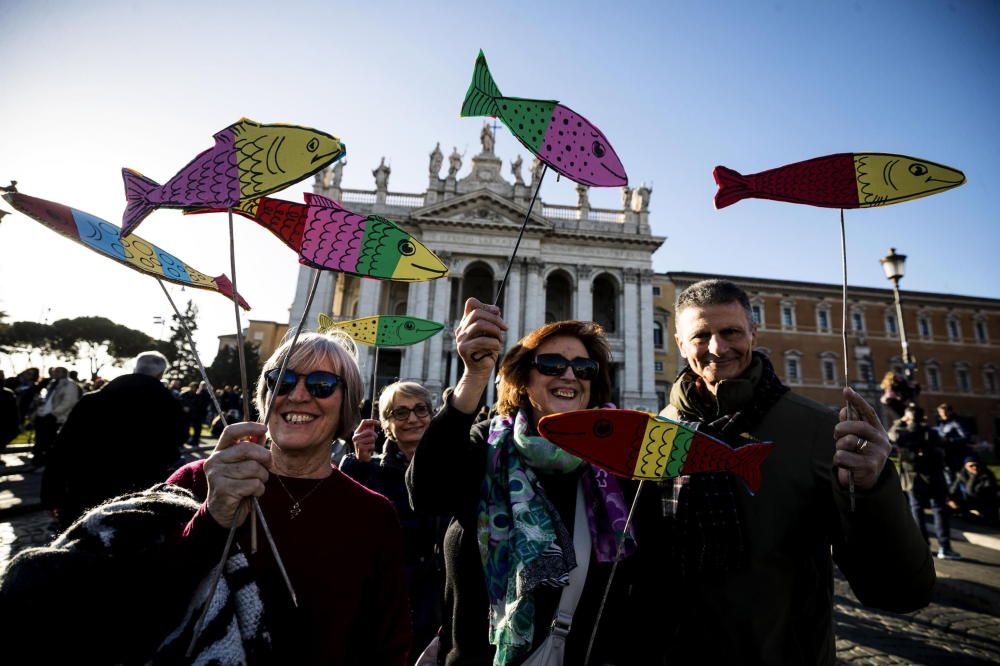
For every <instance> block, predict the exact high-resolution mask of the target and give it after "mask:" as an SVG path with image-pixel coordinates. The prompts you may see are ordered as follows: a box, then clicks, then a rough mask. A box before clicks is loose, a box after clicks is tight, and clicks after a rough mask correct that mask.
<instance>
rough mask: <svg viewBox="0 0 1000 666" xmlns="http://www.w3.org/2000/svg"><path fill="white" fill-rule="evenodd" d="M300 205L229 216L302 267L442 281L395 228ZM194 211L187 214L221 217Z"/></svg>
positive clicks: (325, 205)
mask: <svg viewBox="0 0 1000 666" xmlns="http://www.w3.org/2000/svg"><path fill="white" fill-rule="evenodd" d="M304 196H305V200H306V203H305V204H300V203H295V202H292V201H285V200H283V199H270V198H267V197H263V198H261V199H253V200H248V201H243V202H240V203H239V204H238V205H237V206H236V207H234V208H233V212H234V213H237V214H238V215H242V216H243V217H245V218H248V219H250V220H253V221H254V222H256V223H257V224H259V225H261V226H262V227H264V228H265V229H267V230H268V231H270V232H271V233H273V234H274V235H275V236H277V237H278V238H280V239H281V240H282V242H284V243H285V245H287V246H288V247H290V248H292V249H293V250H295V251H296V252H298V253H299V261H300V262H301V263H303V264H306V265H307V266H313V267H314V268H323V269H327V270H334V271H340V272H341V273H348V274H350V275H357V276H360V277H369V278H375V279H378V280H393V281H395V282H419V281H422V280H432V279H434V278H439V277H444V276H445V275H447V273H448V267H447V266H445V265H444V262H442V261H441V260H440V259H439V258H438V256H437V255H436V254H434V253H433V252H432V251H431V250H430V249H429V248H428V247H427V246H426V245H424V244H423V243H421V242H420V241H418V240H417V239H415V238H414V237H413V236H411V235H410V234H409V233H407V232H406V231H403V229H401V228H400V227H399V226H398V225H397V224H396V223H395V222H392V221H391V220H387V219H386V218H384V217H380V216H378V215H361V214H359V213H355V212H353V211H350V210H347V209H346V208H344V207H343V206H341V205H340V204H339V203H338V202H336V201H334V200H333V199H329V198H327V197H323V196H320V195H318V194H310V193H306V194H305V195H304ZM222 210H224V209H213V208H208V209H195V210H189V211H186V213H187V214H199V213H211V212H221V211H222Z"/></svg>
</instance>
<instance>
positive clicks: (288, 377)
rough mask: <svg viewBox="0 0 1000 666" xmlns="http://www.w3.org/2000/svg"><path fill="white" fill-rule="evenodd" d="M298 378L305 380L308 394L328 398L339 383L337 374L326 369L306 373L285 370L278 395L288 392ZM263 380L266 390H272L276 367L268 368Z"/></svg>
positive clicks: (276, 372) (275, 382) (276, 379)
mask: <svg viewBox="0 0 1000 666" xmlns="http://www.w3.org/2000/svg"><path fill="white" fill-rule="evenodd" d="M300 378H301V379H305V380H306V390H307V391H309V395H311V396H313V397H315V398H329V397H330V396H331V395H333V392H334V391H335V390H336V389H337V385H338V384H339V383H340V376H339V375H335V374H334V373H332V372H327V371H326V370H316V371H314V372H310V373H309V374H308V375H300V374H299V373H297V372H292V371H291V370H285V376H284V378H283V379H282V381H281V384H279V385H278V390H277V393H278V395H285V394H286V393H289V392H290V391H291V390H292V389H293V388H295V385H296V384H298V382H299V379H300ZM264 381H265V382H267V390H269V391H274V385H275V384H277V383H278V368H275V369H274V370H269V371H268V372H267V373H266V374H265V375H264Z"/></svg>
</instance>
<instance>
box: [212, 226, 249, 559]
mask: <svg viewBox="0 0 1000 666" xmlns="http://www.w3.org/2000/svg"><path fill="white" fill-rule="evenodd" d="M228 212H229V272H230V273H232V274H233V277H232V280H233V294H234V295H233V308H235V310H236V351H237V355H238V357H239V360H240V387H241V389H242V391H243V418H244V419H249V418H250V383H249V382H248V381H247V360H246V356H245V352H244V349H243V344H244V343H243V324H242V322H240V308H239V305H238V303H237V302H236V296H235V294H236V240H235V235H234V233H233V209H232V208H230V209H229V211H228ZM199 427H201V426H200V425H199ZM250 552H251V553H256V552H257V516H256V515H255V514H254V513H253V512H251V513H250Z"/></svg>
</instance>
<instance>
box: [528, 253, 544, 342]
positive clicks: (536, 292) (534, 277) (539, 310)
mask: <svg viewBox="0 0 1000 666" xmlns="http://www.w3.org/2000/svg"><path fill="white" fill-rule="evenodd" d="M542 268H543V264H542V262H541V260H540V259H538V258H536V257H529V258H528V261H527V270H528V279H527V284H528V289H527V291H526V292H525V299H524V333H525V334H528V333H530V332H531V331H533V330H535V329H536V328H538V327H539V326H541V325H542V324H544V323H545V290H544V289H543V288H542Z"/></svg>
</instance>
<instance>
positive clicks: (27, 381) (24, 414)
mask: <svg viewBox="0 0 1000 666" xmlns="http://www.w3.org/2000/svg"><path fill="white" fill-rule="evenodd" d="M40 376H41V372H40V371H39V369H38V368H28V369H27V370H24V371H22V372H21V373H20V374H18V376H17V382H18V383H17V388H15V389H14V393H15V394H16V395H17V411H18V413H19V414H20V415H21V419H23V421H29V420H30V416H31V414H32V412H33V411H34V407H35V398H37V397H38V394H39V393H40V392H41V390H42V388H43V387H42V386H41V385H39V382H38V378H39V377H40ZM23 421H22V422H23Z"/></svg>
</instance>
